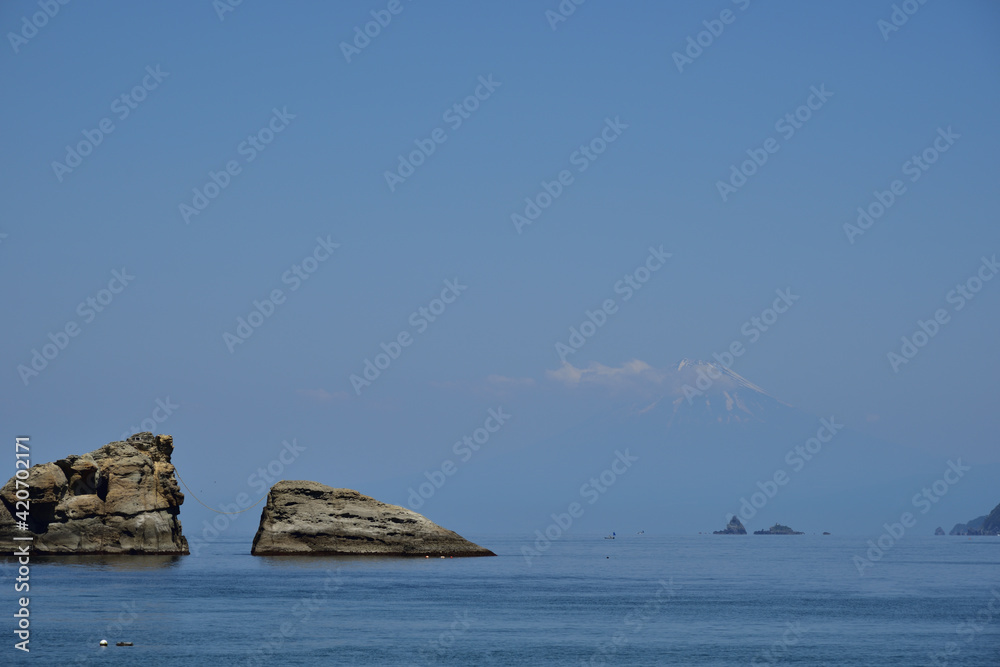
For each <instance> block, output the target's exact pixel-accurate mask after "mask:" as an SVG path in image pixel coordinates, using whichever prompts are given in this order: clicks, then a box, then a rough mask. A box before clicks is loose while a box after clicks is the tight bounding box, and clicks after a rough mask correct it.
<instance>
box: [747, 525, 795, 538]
mask: <svg viewBox="0 0 1000 667" xmlns="http://www.w3.org/2000/svg"><path fill="white" fill-rule="evenodd" d="M753 534H754V535H804V534H805V533H800V532H798V531H797V530H792V529H791V528H789V527H788V526H782V525H781V524H780V523H776V524H774V525H773V526H771V527H770V528H768V529H767V530H755V531H753Z"/></svg>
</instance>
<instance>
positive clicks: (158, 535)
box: [0, 431, 188, 554]
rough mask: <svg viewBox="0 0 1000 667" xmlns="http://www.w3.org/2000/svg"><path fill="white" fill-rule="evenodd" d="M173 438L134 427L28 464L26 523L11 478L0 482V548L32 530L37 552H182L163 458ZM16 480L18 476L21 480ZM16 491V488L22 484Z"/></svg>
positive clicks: (173, 486) (177, 494)
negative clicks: (79, 451)
mask: <svg viewBox="0 0 1000 667" xmlns="http://www.w3.org/2000/svg"><path fill="white" fill-rule="evenodd" d="M173 449H174V446H173V438H172V437H171V436H169V435H158V436H153V434H152V433H149V432H148V431H147V432H144V433H137V434H135V435H133V436H131V437H130V438H129V439H128V440H126V441H119V442H112V443H109V444H107V445H104V446H103V447H101V448H100V449H95V450H94V451H92V452H90V453H89V454H84V455H82V456H77V455H72V456H68V457H66V458H64V459H60V460H58V461H56V462H55V463H41V464H37V465H34V466H32V467H31V468H30V469H29V470H28V478H27V480H25V482H26V483H27V485H28V502H29V508H28V512H27V515H28V516H27V519H28V520H27V528H28V530H27V531H25V530H21V529H20V528H19V527H18V522H19V521H20V520H21V517H23V516H24V513H23V512H24V503H23V501H22V503H21V504H20V505H18V498H17V490H18V486H17V484H16V477H14V478H11V480H10V481H9V482H7V484H6V485H5V486H4V487H3V488H2V489H0V549H2V550H3V551H5V552H10V551H12V550H13V548H14V545H15V544H24V543H23V542H14V541H13V538H14V537H29V536H31V537H34V540H33V541H32V542H31V551H32V552H33V553H40V554H88V553H89V554H186V553H188V544H187V540H186V539H185V538H184V536H183V535H182V534H181V523H180V520H179V519H178V518H177V515H178V513H179V512H180V506H181V503H183V502H184V494H182V493H181V491H180V488H178V486H177V480H176V478H175V477H174V466H173V465H172V464H171V463H170V454H171V453H172V452H173ZM25 482H22V483H25ZM22 495H23V487H22Z"/></svg>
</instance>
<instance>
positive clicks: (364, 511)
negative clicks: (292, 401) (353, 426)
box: [250, 481, 496, 556]
mask: <svg viewBox="0 0 1000 667" xmlns="http://www.w3.org/2000/svg"><path fill="white" fill-rule="evenodd" d="M250 553H251V554H253V555H255V556H277V555H325V554H344V555H388V556H495V555H496V554H494V553H493V552H492V551H490V550H489V549H484V548H483V547H481V546H479V545H476V544H473V543H472V542H469V541H468V540H466V539H465V538H463V537H462V536H460V535H458V534H457V533H454V532H452V531H450V530H447V529H445V528H442V527H441V526H439V525H437V524H436V523H434V522H433V521H431V520H430V519H428V518H427V517H425V516H423V515H421V514H417V513H416V512H414V511H412V510H409V509H406V508H405V507H400V506H398V505H389V504H387V503H383V502H379V501H378V500H375V499H374V498H370V497H368V496H366V495H363V494H361V493H358V492H357V491H354V490H352V489H335V488H333V487H329V486H326V485H325V484H320V483H318V482H308V481H282V482H278V483H277V484H275V485H274V486H273V487H271V491H270V492H269V493H268V495H267V505H265V506H264V510H263V511H262V512H261V516H260V528H258V530H257V535H256V536H254V538H253V547H252V548H251V551H250Z"/></svg>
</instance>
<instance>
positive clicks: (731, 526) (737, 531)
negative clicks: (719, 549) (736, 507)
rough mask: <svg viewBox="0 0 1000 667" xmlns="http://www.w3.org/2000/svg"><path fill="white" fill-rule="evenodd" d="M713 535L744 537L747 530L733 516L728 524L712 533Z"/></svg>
mask: <svg viewBox="0 0 1000 667" xmlns="http://www.w3.org/2000/svg"><path fill="white" fill-rule="evenodd" d="M712 534H713V535H746V534H747V529H746V528H744V527H743V524H742V523H740V520H739V519H738V518H737V517H736V515H735V514H734V515H733V518H732V519H730V520H729V523H728V524H727V525H726V527H725V528H724V529H722V530H716V531H714V532H713V533H712Z"/></svg>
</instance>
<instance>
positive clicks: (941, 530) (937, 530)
mask: <svg viewBox="0 0 1000 667" xmlns="http://www.w3.org/2000/svg"><path fill="white" fill-rule="evenodd" d="M934 534H935V535H944V528H942V527H941V526H938V527H937V528H935V529H934Z"/></svg>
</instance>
